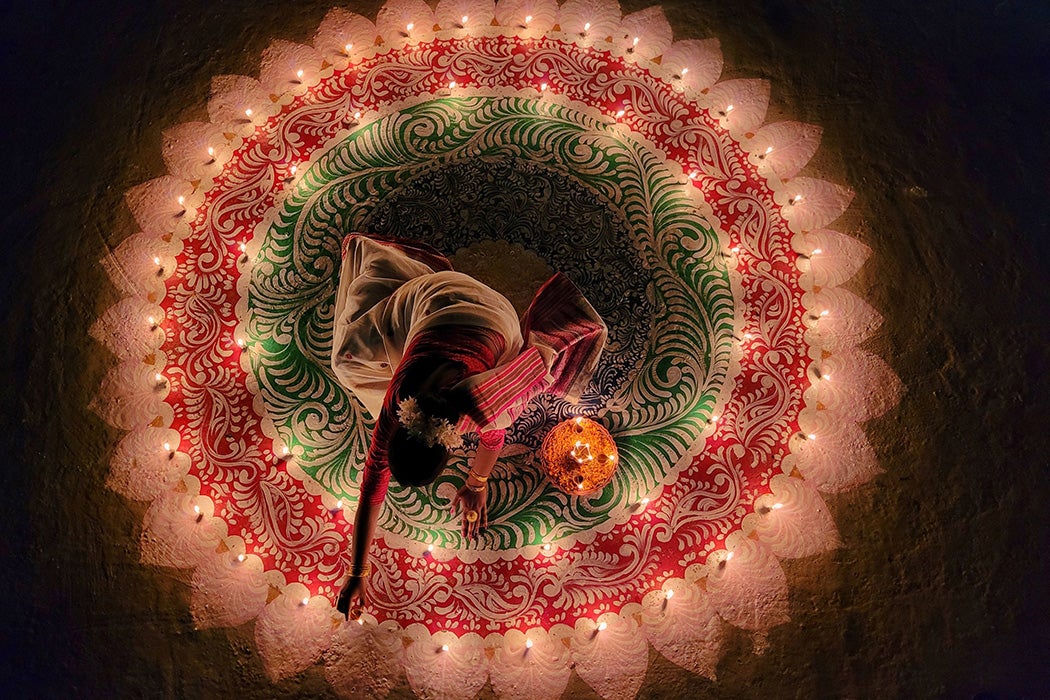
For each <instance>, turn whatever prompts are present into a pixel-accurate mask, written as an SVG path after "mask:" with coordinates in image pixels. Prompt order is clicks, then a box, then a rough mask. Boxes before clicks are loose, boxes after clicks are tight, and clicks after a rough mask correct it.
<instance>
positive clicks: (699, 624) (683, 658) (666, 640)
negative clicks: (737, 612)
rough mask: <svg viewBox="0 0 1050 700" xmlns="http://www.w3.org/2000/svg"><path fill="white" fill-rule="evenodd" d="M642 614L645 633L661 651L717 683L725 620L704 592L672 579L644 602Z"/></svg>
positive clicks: (684, 666)
mask: <svg viewBox="0 0 1050 700" xmlns="http://www.w3.org/2000/svg"><path fill="white" fill-rule="evenodd" d="M668 592H671V594H672V595H671V597H670V598H668V597H667V593H668ZM642 611H643V612H642V631H643V632H645V635H646V637H648V638H649V642H650V643H651V644H652V645H653V647H655V648H656V650H657V651H658V652H660V653H661V654H663V655H664V657H665V658H666V659H667V660H668V661H670V662H672V663H675V664H678V665H679V666H681V667H682V668H684V669H687V670H689V671H692V672H693V673H698V674H700V675H702V676H705V677H707V678H710V679H712V680H714V678H715V668H716V666H717V665H718V659H719V656H720V653H721V648H722V637H723V633H722V620H721V619H720V618H719V617H718V615H717V614H716V613H715V609H714V606H712V605H711V601H710V599H709V597H708V595H707V593H706V592H705V591H704V590H703V589H701V588H699V587H698V586H696V585H694V584H691V583H687V582H686V581H685V580H684V579H669V580H668V581H667V582H666V583H664V586H663V589H662V590H660V591H653V592H652V593H650V594H649V595H647V596H646V597H645V599H643V601H642Z"/></svg>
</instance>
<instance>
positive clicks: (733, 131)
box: [93, 0, 899, 698]
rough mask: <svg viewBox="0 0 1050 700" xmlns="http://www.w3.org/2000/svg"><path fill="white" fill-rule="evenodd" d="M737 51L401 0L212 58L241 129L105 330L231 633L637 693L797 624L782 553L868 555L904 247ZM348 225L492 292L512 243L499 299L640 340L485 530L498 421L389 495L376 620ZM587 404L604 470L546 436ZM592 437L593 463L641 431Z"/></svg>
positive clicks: (334, 658) (171, 534) (599, 382)
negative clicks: (853, 495) (343, 311)
mask: <svg viewBox="0 0 1050 700" xmlns="http://www.w3.org/2000/svg"><path fill="white" fill-rule="evenodd" d="M721 71H722V56H721V52H720V50H719V48H718V42H717V40H703V41H699V40H685V41H677V42H675V41H673V37H672V36H671V29H670V25H669V24H668V23H667V20H666V18H664V16H663V14H662V12H661V11H660V10H659V8H657V7H653V8H648V9H646V10H643V11H641V12H638V13H634V14H631V15H628V16H625V17H621V15H620V11H619V8H618V6H617V5H616V3H615V2H614V1H613V0H567V1H566V2H565V4H564V5H561V6H559V5H558V4H557V2H556V1H555V0H499V2H498V3H496V4H495V5H493V4H492V3H491V2H486V1H484V0H440V1H439V2H438V3H437V7H436V9H435V8H432V7H430V5H428V4H427V3H426V2H424V0H389V1H388V2H387V4H385V5H384V7H383V8H382V10H381V11H380V12H379V15H378V16H377V17H376V19H375V22H373V21H372V20H370V19H367V18H364V17H361V16H359V15H355V14H353V13H350V12H347V11H345V10H342V9H338V8H337V9H333V10H332V11H331V12H330V13H329V14H328V16H327V17H326V18H325V20H324V22H323V23H322V24H321V26H320V27H319V28H318V31H317V34H316V36H315V37H314V39H313V45H312V46H306V45H299V44H292V43H289V42H284V41H275V42H273V44H271V45H270V47H268V48H267V50H266V52H265V53H264V55H263V61H262V68H261V71H260V77H259V78H258V79H255V78H248V77H244V76H220V77H218V78H216V79H215V80H214V82H213V85H212V95H211V96H210V98H209V99H208V104H207V108H208V109H207V111H208V117H209V121H208V122H191V123H187V124H182V125H178V126H176V127H173V128H171V129H169V130H168V131H166V132H165V142H164V159H165V163H166V164H167V166H168V168H169V170H170V173H171V174H170V175H165V176H163V177H159V178H157V179H155V180H152V181H150V182H146V183H144V184H142V185H140V186H137V187H136V188H134V189H132V190H131V191H130V192H129V193H128V197H127V199H128V204H129V206H130V208H131V210H132V213H133V214H134V217H135V221H136V222H137V223H138V224H139V226H140V227H141V231H140V232H139V233H137V234H135V235H133V236H130V237H129V238H128V239H127V240H126V241H125V242H124V243H122V244H121V246H120V247H119V248H118V249H117V250H116V251H114V252H113V254H112V255H108V256H107V257H106V259H105V260H103V264H104V265H105V266H106V269H107V271H108V272H109V274H110V278H111V279H112V280H113V282H114V284H115V285H116V286H117V287H118V288H119V289H120V290H121V291H122V292H123V293H124V294H125V295H126V298H125V299H123V300H122V301H121V302H120V303H118V304H116V305H114V306H113V307H111V308H110V309H109V310H108V311H107V312H106V313H105V315H104V316H103V317H102V318H101V319H100V320H99V323H98V324H96V326H95V327H94V328H93V333H94V335H95V336H96V337H98V338H99V339H100V340H101V341H102V342H103V343H105V344H106V346H107V347H109V348H110V349H111V350H112V351H113V352H114V354H115V355H116V357H117V358H118V363H117V365H116V366H115V367H114V368H113V369H112V370H111V371H110V373H109V374H108V375H107V377H106V380H105V382H104V383H103V386H102V387H101V388H100V391H99V397H98V400H97V401H96V403H95V407H96V408H97V409H98V410H99V412H100V414H101V415H103V417H104V418H105V419H106V420H107V421H109V422H110V423H111V424H112V425H114V426H117V427H120V428H122V429H125V430H128V431H129V432H128V434H127V435H126V436H125V437H124V438H123V439H122V441H121V443H120V446H119V447H118V448H117V450H116V452H115V454H114V456H113V461H112V472H111V475H110V479H109V483H110V485H111V486H112V487H113V488H114V489H117V490H118V491H120V492H121V493H123V494H125V495H126V496H128V497H129V498H132V499H137V500H142V501H149V502H150V505H149V509H148V511H147V513H146V516H145V518H144V523H143V534H142V542H141V545H142V556H143V561H145V562H147V563H150V564H157V565H163V566H170V567H179V568H192V569H193V579H192V586H193V602H192V606H191V609H192V613H193V617H194V621H195V623H196V624H197V625H199V626H201V627H207V626H238V625H243V624H245V623H248V622H250V621H253V620H254V621H255V627H254V630H255V638H256V642H257V646H258V649H259V653H260V655H261V656H262V658H263V661H264V663H265V665H266V669H267V672H268V674H269V675H270V676H271V677H273V678H275V679H280V678H286V677H289V676H291V675H294V674H295V673H299V672H301V671H303V670H304V669H306V668H308V667H309V666H310V665H311V664H313V663H315V662H317V660H318V659H320V658H321V657H322V654H323V655H324V663H325V674H326V677H327V678H328V679H329V681H330V682H331V683H332V684H333V687H334V688H335V690H336V692H337V693H339V694H340V695H345V696H357V695H360V694H362V693H363V694H365V695H368V696H375V697H380V696H384V695H386V694H388V693H389V691H390V689H391V687H392V684H394V683H395V682H396V679H397V678H399V677H400V674H401V673H402V672H403V673H404V675H405V676H406V677H407V678H408V682H409V683H410V685H411V686H412V688H413V689H414V690H415V691H417V692H418V693H419V694H420V695H423V696H428V697H429V696H441V697H469V696H472V695H475V694H477V693H478V692H480V690H481V688H482V687H483V686H484V684H485V683H486V682H491V684H492V687H493V689H494V691H495V692H496V694H497V695H499V696H501V697H520V696H521V693H522V689H527V691H526V692H528V694H529V695H530V696H535V697H549V698H556V697H560V695H561V694H562V693H563V691H564V689H565V687H566V683H567V682H568V678H569V676H570V674H571V673H572V672H575V673H577V674H578V675H579V676H580V677H581V678H583V679H584V680H585V681H586V682H587V683H588V684H589V685H590V686H591V687H592V688H594V689H595V690H596V691H597V692H598V693H599V694H600V695H602V696H603V697H618V698H629V697H631V696H632V694H633V693H635V692H637V690H638V688H639V687H640V684H641V679H642V678H643V677H644V676H645V669H646V666H647V664H648V658H649V649H648V646H647V644H651V645H652V646H653V647H655V648H656V649H657V650H658V651H659V652H660V653H661V654H663V655H664V656H666V657H667V658H668V659H670V660H671V661H673V662H675V663H678V664H681V665H683V666H685V667H687V668H690V669H691V670H693V671H696V672H697V673H702V674H705V675H709V676H712V677H713V669H714V664H715V663H716V662H717V660H718V657H719V654H720V652H719V648H720V642H721V639H722V634H723V624H722V623H723V621H724V622H727V623H730V624H732V625H735V626H736V627H738V628H742V629H745V630H753V631H761V630H767V629H769V628H771V627H773V626H775V625H777V624H781V623H783V622H784V621H786V620H787V611H788V594H787V586H786V577H785V574H784V571H783V570H782V569H781V567H780V564H779V562H778V559H779V558H784V557H801V556H807V555H811V554H815V553H818V552H822V551H826V550H827V549H829V548H832V547H834V546H836V544H837V535H836V532H835V527H834V523H833V522H832V521H831V517H830V515H829V513H828V511H827V509H826V507H825V506H824V503H823V501H822V500H821V496H820V493H819V492H821V491H825V492H835V491H841V490H844V489H847V488H850V487H852V486H854V485H856V484H859V483H862V482H864V481H865V480H867V479H870V478H871V477H872V476H873V475H874V474H875V473H877V471H878V468H877V465H876V463H875V459H874V453H873V451H872V449H871V446H870V445H869V444H868V441H867V439H866V437H865V435H864V432H863V429H862V424H863V422H864V421H866V420H868V419H870V418H872V417H874V416H877V415H879V414H880V413H882V412H884V411H886V410H887V409H888V408H889V407H891V406H892V405H893V403H894V402H895V401H896V399H897V396H898V392H899V382H898V380H897V379H896V377H895V376H894V375H893V372H892V371H891V370H890V369H889V368H888V367H886V366H885V363H883V362H881V360H879V359H878V358H876V357H874V356H873V355H871V354H870V353H868V352H866V351H864V350H863V349H860V348H859V347H858V346H859V345H860V344H861V343H862V342H863V341H864V340H865V339H867V338H868V337H869V336H870V335H871V333H872V332H873V331H874V329H875V328H876V327H877V326H878V323H879V317H878V314H877V313H876V312H875V311H874V310H873V309H871V308H870V307H868V306H867V305H866V304H865V303H864V302H863V301H862V300H861V299H859V298H858V297H856V296H855V295H853V294H852V293H851V292H849V291H847V290H845V289H844V288H843V287H842V286H841V285H842V284H843V283H844V282H846V281H847V280H848V279H850V277H851V276H852V275H853V274H854V273H855V272H856V271H857V269H858V268H859V267H860V265H861V264H862V263H863V261H864V259H865V257H866V255H867V254H868V250H867V249H866V248H865V247H864V246H863V245H862V244H860V243H858V242H857V241H854V240H853V239H851V238H849V237H848V236H846V235H844V234H842V233H838V232H836V231H833V230H830V229H828V228H826V227H827V226H828V225H830V224H831V223H832V222H833V221H834V220H835V219H836V218H837V217H838V216H839V214H841V213H842V212H843V211H844V210H845V208H846V207H847V206H848V204H849V201H850V196H851V195H850V193H849V192H848V190H846V189H845V188H843V187H839V186H837V185H833V184H831V183H828V182H824V181H821V180H817V179H814V178H809V177H805V176H800V175H799V172H800V171H801V169H802V168H803V167H805V165H806V163H807V162H808V161H809V159H810V157H811V156H812V155H813V153H814V152H815V149H816V147H817V143H818V142H819V134H820V130H819V129H818V128H816V127H812V126H809V125H805V124H799V123H796V122H779V123H773V124H766V125H763V120H764V119H765V113H766V107H767V103H768V98H769V89H768V86H767V85H766V84H765V83H763V82H762V81H757V80H748V79H730V80H723V81H720V82H719V81H718V78H719V76H720V74H721ZM350 232H365V233H383V234H388V235H394V236H401V237H405V238H416V239H421V240H423V241H424V242H426V243H429V244H431V245H433V246H435V247H437V248H438V249H439V250H441V251H442V252H443V253H445V254H446V255H448V256H449V257H450V258H451V259H453V260H454V261H455V263H456V266H457V268H458V269H461V270H463V271H465V272H468V273H477V276H478V277H479V278H480V279H482V281H488V280H487V279H486V278H485V275H484V274H481V273H483V272H491V271H492V270H486V268H487V267H489V266H488V264H487V263H486V260H492V256H497V257H498V258H499V263H500V264H499V266H501V267H502V269H503V272H502V273H500V274H498V275H495V277H494V281H493V282H492V286H494V287H495V288H497V289H500V286H499V284H497V282H499V277H500V275H502V277H503V280H504V281H506V280H508V279H509V280H511V284H509V285H507V286H510V287H514V286H515V285H514V284H513V282H515V281H517V280H515V273H516V272H518V270H516V269H515V266H516V265H518V264H519V263H520V265H519V267H520V271H521V273H522V274H520V275H519V277H521V278H527V279H528V280H530V282H529V284H530V285H533V286H534V284H535V283H534V282H532V280H534V279H535V278H536V277H542V275H541V274H540V273H550V272H554V271H559V272H562V273H564V274H566V275H567V276H568V277H569V278H570V279H572V280H573V281H574V282H575V284H576V285H577V286H578V287H579V288H580V289H581V290H582V291H583V292H584V294H585V295H586V296H587V298H588V299H589V300H590V301H591V302H592V304H593V305H594V306H595V307H596V309H597V310H598V312H599V314H600V315H601V316H602V317H603V318H604V319H605V321H606V323H607V324H608V326H609V329H610V335H609V344H608V346H607V348H606V351H605V353H604V356H603V358H602V360H601V363H600V365H599V367H598V369H597V371H596V373H595V374H594V377H593V380H592V382H591V384H590V386H589V387H588V388H587V390H586V392H585V393H584V395H583V397H582V400H581V402H580V403H579V404H578V405H569V404H568V403H566V402H564V401H560V400H556V399H554V398H552V397H549V396H547V397H541V398H539V399H538V400H535V401H534V402H533V404H532V405H531V406H530V408H529V409H528V410H527V412H526V413H525V414H523V415H522V417H521V418H520V419H519V420H518V422H517V423H516V424H515V425H514V427H513V429H512V431H511V432H510V434H509V436H508V446H507V448H506V450H505V452H504V454H502V455H501V457H500V461H499V465H498V467H497V470H496V471H495V472H494V474H493V476H492V478H491V479H490V480H489V484H490V488H489V493H488V496H487V497H488V513H489V521H490V523H489V527H488V528H487V529H486V530H485V531H484V534H483V536H482V537H481V538H480V539H478V540H477V541H470V542H468V541H465V540H464V539H463V538H462V537H461V535H460V523H459V522H458V520H457V519H456V518H455V517H454V515H453V514H452V511H451V510H450V508H449V505H450V500H451V497H452V495H453V493H454V491H455V489H456V488H457V487H458V486H459V485H460V484H461V483H462V481H463V477H464V475H465V473H466V470H465V466H466V465H465V462H466V460H467V459H468V458H469V456H470V455H471V454H472V452H473V449H474V447H473V446H472V445H467V446H466V448H465V449H463V450H461V451H458V452H456V453H455V454H454V460H453V462H454V463H453V468H452V469H450V470H447V471H446V473H445V475H443V476H442V477H441V478H440V479H439V480H438V481H437V482H435V483H434V484H433V485H431V486H430V487H428V488H424V489H405V488H396V487H395V488H392V489H391V490H390V492H389V493H388V495H387V499H386V502H385V504H384V506H383V510H382V514H381V519H380V522H379V528H378V529H379V532H378V533H377V537H376V541H375V542H374V543H373V546H372V549H371V551H370V561H371V565H372V573H371V575H370V577H369V580H368V583H367V588H368V604H367V607H366V611H365V614H364V616H363V617H362V618H361V619H360V620H359V621H358V623H357V624H355V623H353V622H345V621H344V620H343V619H342V617H341V616H339V615H335V613H334V610H333V607H332V602H333V601H334V599H335V597H336V595H337V592H338V591H339V588H340V585H341V584H342V581H343V580H344V577H345V574H346V571H347V564H348V555H347V546H348V544H349V542H350V539H351V537H352V532H351V530H352V520H353V518H352V516H353V513H354V510H355V507H356V503H357V498H358V483H359V481H360V471H361V467H362V464H363V461H364V457H365V454H366V449H367V445H368V439H369V433H370V428H371V417H370V416H368V415H367V414H366V413H365V411H364V409H363V407H362V406H361V404H360V403H359V402H358V401H357V399H356V398H355V397H354V396H352V395H351V394H350V393H349V392H347V390H346V389H344V388H343V387H342V386H340V385H339V383H338V382H336V380H335V377H334V375H333V373H332V371H331V369H330V366H329V358H330V353H331V345H332V325H333V313H334V303H333V302H334V295H335V292H336V288H337V285H338V283H339V280H338V270H339V266H340V243H341V240H342V238H343V237H344V236H345V235H346V234H347V233H350ZM460 262H462V263H464V265H463V266H460ZM471 265H475V267H473V268H472V267H471ZM493 267H496V266H493ZM478 270H480V272H478ZM526 270H527V274H525V271H526ZM521 286H522V287H524V286H526V285H521ZM500 291H507V292H508V295H509V296H510V297H511V298H512V301H513V303H514V304H515V305H516V307H517V308H518V310H519V312H520V311H521V310H522V308H523V306H524V305H527V303H528V300H529V294H530V293H531V290H525V289H524V288H522V289H513V288H512V289H507V290H504V289H500ZM581 416H582V417H583V418H585V419H586V420H593V421H595V422H596V423H601V424H602V425H603V426H605V427H606V428H608V430H609V433H610V435H611V439H612V440H613V441H615V447H616V450H617V457H616V461H615V469H614V470H613V472H612V474H611V481H609V482H608V483H607V484H605V485H604V486H601V487H600V488H597V489H596V490H595V491H593V492H592V493H586V494H580V493H578V491H579V489H577V490H576V491H577V493H573V494H571V495H570V494H567V493H565V492H564V491H563V490H561V489H559V488H556V487H555V486H554V485H553V484H552V483H551V482H550V481H549V480H548V479H547V478H546V477H545V476H544V475H543V471H542V470H541V467H540V465H539V464H538V463H537V460H536V456H537V454H538V451H539V450H540V447H541V444H542V441H543V439H544V436H545V435H547V434H548V432H549V431H550V430H551V428H553V427H554V426H555V425H557V424H558V423H559V422H564V421H565V420H567V419H570V422H571V419H575V418H576V417H581ZM580 442H581V445H579V446H577V445H575V441H573V442H572V444H571V445H569V446H567V450H568V451H567V452H565V450H563V452H564V454H563V455H562V456H563V457H564V456H566V455H568V456H567V458H568V459H570V460H573V461H572V462H571V463H570V464H569V466H570V467H573V465H574V464H575V465H582V464H590V463H591V462H592V461H593V460H598V459H599V457H600V456H602V455H608V454H611V450H609V451H608V452H606V451H604V449H602V448H601V447H600V446H599V447H595V449H597V450H598V452H597V453H595V452H592V451H590V450H591V448H592V447H594V446H592V445H589V444H588V446H587V447H586V449H585V446H584V444H583V442H584V441H582V440H580ZM595 445H597V443H595ZM592 458H593V460H592ZM581 460H582V461H581ZM571 476H572V474H571V473H570V477H571ZM595 482H596V483H600V482H601V479H599V478H597V477H596V479H595ZM571 490H572V489H570V491H571Z"/></svg>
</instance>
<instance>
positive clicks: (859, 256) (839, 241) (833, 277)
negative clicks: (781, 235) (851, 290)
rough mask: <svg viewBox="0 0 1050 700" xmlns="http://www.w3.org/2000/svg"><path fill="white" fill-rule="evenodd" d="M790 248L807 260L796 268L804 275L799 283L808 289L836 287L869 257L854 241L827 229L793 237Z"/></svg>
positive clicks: (858, 242) (855, 240)
mask: <svg viewBox="0 0 1050 700" xmlns="http://www.w3.org/2000/svg"><path fill="white" fill-rule="evenodd" d="M791 244H792V246H793V247H794V248H795V250H796V251H798V252H799V253H802V254H803V255H806V256H808V258H809V259H808V260H803V261H801V265H800V267H801V268H802V269H803V270H804V271H807V273H808V274H807V276H806V277H805V278H803V280H802V281H803V284H804V285H806V286H808V287H809V288H814V287H837V286H838V285H840V284H842V283H844V282H845V281H846V280H848V279H849V278H851V277H853V275H855V274H856V273H857V270H859V269H860V268H861V266H862V265H864V261H865V260H867V259H868V256H869V255H871V248H869V247H868V246H866V245H864V244H863V243H861V242H860V241H858V240H857V239H855V238H851V237H850V236H847V235H845V234H842V233H839V232H838V231H832V230H830V229H818V230H815V231H809V232H807V233H804V234H802V235H799V236H795V237H794V238H793V239H792V241H791ZM807 278H808V279H807Z"/></svg>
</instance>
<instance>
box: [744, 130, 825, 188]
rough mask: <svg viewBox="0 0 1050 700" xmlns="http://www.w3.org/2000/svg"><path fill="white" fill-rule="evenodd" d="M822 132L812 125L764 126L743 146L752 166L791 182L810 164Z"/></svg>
mask: <svg viewBox="0 0 1050 700" xmlns="http://www.w3.org/2000/svg"><path fill="white" fill-rule="evenodd" d="M822 131H823V130H822V129H821V128H820V127H819V126H814V125H812V124H803V123H802V122H777V123H775V124H767V125H765V126H763V127H762V128H761V129H759V130H758V131H757V132H756V133H755V135H754V137H753V138H750V139H747V140H746V141H745V142H744V143H743V146H744V148H745V149H746V150H747V151H748V152H749V153H750V154H751V162H752V163H754V164H755V165H757V166H759V168H760V169H761V168H769V169H770V170H772V171H773V172H774V173H776V175H777V177H779V178H781V179H787V178H789V177H794V176H795V175H796V174H797V173H798V171H799V170H801V169H802V168H804V167H806V164H807V163H809V161H810V159H811V158H812V157H813V155H814V154H815V153H816V152H817V148H818V147H819V146H820V135H821V133H822Z"/></svg>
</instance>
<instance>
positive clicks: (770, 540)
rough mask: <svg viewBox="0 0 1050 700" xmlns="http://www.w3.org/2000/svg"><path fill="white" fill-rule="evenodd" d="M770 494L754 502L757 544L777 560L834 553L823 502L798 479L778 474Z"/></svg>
mask: <svg viewBox="0 0 1050 700" xmlns="http://www.w3.org/2000/svg"><path fill="white" fill-rule="evenodd" d="M770 487H771V488H772V493H771V494H767V495H765V496H762V497H761V498H759V499H758V500H757V501H756V502H755V509H756V511H757V512H756V514H755V515H754V516H753V520H754V523H755V533H756V534H757V535H758V540H759V541H760V542H762V543H763V544H765V545H767V546H768V547H769V548H770V549H772V550H773V553H774V554H776V555H777V556H778V557H781V558H789V559H797V558H799V557H808V556H812V555H814V554H820V553H821V552H827V551H828V550H831V549H835V548H836V547H838V546H839V536H838V530H837V529H836V527H835V522H834V520H832V518H831V513H830V512H829V511H828V508H827V506H826V505H825V504H824V500H823V499H822V498H821V497H820V494H818V493H817V491H816V489H815V488H814V487H813V486H811V485H809V484H807V483H806V482H805V481H804V480H802V479H796V478H794V477H790V476H786V475H784V474H780V475H778V476H775V477H773V478H772V479H771V480H770Z"/></svg>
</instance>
